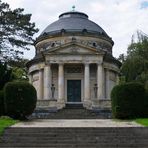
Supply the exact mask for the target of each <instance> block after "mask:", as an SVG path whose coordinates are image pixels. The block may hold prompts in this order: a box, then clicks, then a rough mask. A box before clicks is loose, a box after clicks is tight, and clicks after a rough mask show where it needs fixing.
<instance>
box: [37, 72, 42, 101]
mask: <svg viewBox="0 0 148 148" xmlns="http://www.w3.org/2000/svg"><path fill="white" fill-rule="evenodd" d="M38 99H40V100H41V99H43V70H42V69H41V70H39V90H38Z"/></svg>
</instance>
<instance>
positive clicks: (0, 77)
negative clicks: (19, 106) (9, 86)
mask: <svg viewBox="0 0 148 148" xmlns="http://www.w3.org/2000/svg"><path fill="white" fill-rule="evenodd" d="M11 80H12V71H11V69H9V68H8V67H7V64H6V63H2V62H0V90H1V89H3V87H4V85H5V84H6V83H7V82H9V81H11Z"/></svg>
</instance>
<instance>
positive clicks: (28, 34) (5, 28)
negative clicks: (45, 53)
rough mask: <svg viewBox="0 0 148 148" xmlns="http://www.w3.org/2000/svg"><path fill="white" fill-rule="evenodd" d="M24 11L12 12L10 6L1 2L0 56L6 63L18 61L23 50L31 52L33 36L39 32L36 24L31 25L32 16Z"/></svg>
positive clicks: (16, 10)
mask: <svg viewBox="0 0 148 148" xmlns="http://www.w3.org/2000/svg"><path fill="white" fill-rule="evenodd" d="M23 12H24V9H22V8H17V9H14V10H11V9H10V7H9V4H7V3H3V2H2V1H1V0H0V20H1V24H0V27H1V29H0V54H1V58H3V60H4V61H8V59H9V60H10V59H18V58H19V55H21V54H23V50H20V49H26V50H29V47H28V45H32V44H33V42H34V40H33V38H32V37H33V35H34V34H35V33H36V32H38V29H36V28H35V23H31V22H30V20H31V14H24V13H23Z"/></svg>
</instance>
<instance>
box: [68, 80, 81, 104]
mask: <svg viewBox="0 0 148 148" xmlns="http://www.w3.org/2000/svg"><path fill="white" fill-rule="evenodd" d="M68 80H80V81H81V102H68V101H67V81H68ZM65 99H66V100H65V101H66V104H82V103H83V79H82V78H67V79H65Z"/></svg>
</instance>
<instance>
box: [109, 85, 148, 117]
mask: <svg viewBox="0 0 148 148" xmlns="http://www.w3.org/2000/svg"><path fill="white" fill-rule="evenodd" d="M145 95H146V91H145V89H144V86H143V85H142V84H140V83H136V82H132V83H125V84H121V85H117V86H115V87H114V88H113V90H112V92H111V103H112V113H113V117H114V118H136V117H146V116H147V115H148V112H147V111H146V107H148V106H147V105H148V99H146V97H145Z"/></svg>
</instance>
